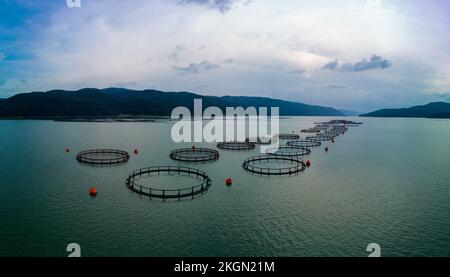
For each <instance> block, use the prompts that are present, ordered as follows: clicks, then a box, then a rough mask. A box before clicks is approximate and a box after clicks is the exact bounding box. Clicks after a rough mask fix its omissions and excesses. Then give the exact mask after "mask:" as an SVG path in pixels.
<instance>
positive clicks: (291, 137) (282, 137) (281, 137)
mask: <svg viewBox="0 0 450 277" xmlns="http://www.w3.org/2000/svg"><path fill="white" fill-rule="evenodd" d="M274 138H275V139H279V140H294V139H300V135H297V134H278V135H275V137H274Z"/></svg>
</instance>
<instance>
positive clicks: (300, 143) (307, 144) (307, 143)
mask: <svg viewBox="0 0 450 277" xmlns="http://www.w3.org/2000/svg"><path fill="white" fill-rule="evenodd" d="M287 145H288V146H291V147H304V148H313V147H320V146H321V145H322V143H321V142H320V141H314V140H306V139H300V140H293V141H288V142H287Z"/></svg>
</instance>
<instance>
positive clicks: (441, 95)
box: [433, 91, 450, 101]
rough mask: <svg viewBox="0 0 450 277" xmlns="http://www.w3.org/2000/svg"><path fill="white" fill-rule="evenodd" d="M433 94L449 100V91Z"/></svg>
mask: <svg viewBox="0 0 450 277" xmlns="http://www.w3.org/2000/svg"><path fill="white" fill-rule="evenodd" d="M433 95H434V96H436V97H437V98H440V99H442V100H445V101H450V91H449V92H448V93H433Z"/></svg>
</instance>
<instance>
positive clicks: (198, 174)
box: [125, 166, 212, 200]
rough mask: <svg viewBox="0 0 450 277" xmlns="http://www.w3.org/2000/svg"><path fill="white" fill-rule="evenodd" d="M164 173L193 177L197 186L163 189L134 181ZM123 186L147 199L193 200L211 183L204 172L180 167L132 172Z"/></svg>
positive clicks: (150, 168) (155, 167)
mask: <svg viewBox="0 0 450 277" xmlns="http://www.w3.org/2000/svg"><path fill="white" fill-rule="evenodd" d="M164 173H167V174H168V175H173V174H178V175H183V176H189V177H195V178H197V179H198V180H199V184H197V185H195V186H192V187H187V188H179V189H163V188H158V187H150V186H142V185H139V184H138V183H137V182H136V181H135V180H136V179H137V178H141V177H152V176H159V175H161V174H164ZM125 184H126V186H127V188H128V189H129V190H131V191H133V192H135V193H137V194H140V195H144V196H147V197H149V198H160V199H178V200H181V199H182V198H188V197H190V198H192V199H194V197H195V196H197V195H199V194H203V193H205V192H206V191H208V190H209V188H210V187H211V185H212V181H211V178H210V177H209V176H208V174H206V172H204V171H201V170H198V169H195V168H190V167H181V166H152V167H146V168H141V169H138V170H135V171H133V172H132V173H131V174H130V175H128V178H127V180H126V182H125Z"/></svg>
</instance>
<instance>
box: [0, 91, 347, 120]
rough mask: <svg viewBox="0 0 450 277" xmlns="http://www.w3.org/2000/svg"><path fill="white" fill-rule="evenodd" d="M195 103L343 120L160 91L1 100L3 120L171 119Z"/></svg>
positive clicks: (325, 110) (292, 108) (262, 103)
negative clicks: (154, 117) (177, 112)
mask: <svg viewBox="0 0 450 277" xmlns="http://www.w3.org/2000/svg"><path fill="white" fill-rule="evenodd" d="M194 99H202V100H203V108H206V107H209V106H216V107H219V108H220V109H222V111H225V108H226V107H238V106H239V107H243V108H247V107H256V108H259V107H279V108H280V116H343V115H344V114H343V113H342V112H341V111H339V110H336V109H334V108H330V107H322V106H314V105H307V104H303V103H298V102H290V101H284V100H279V99H272V98H265V97H245V96H223V97H217V96H203V95H199V94H194V93H190V92H163V91H157V90H140V91H138V90H130V89H124V88H107V89H95V88H85V89H81V90H78V91H65V90H52V91H48V92H31V93H22V94H17V95H14V96H12V97H10V98H8V99H0V117H2V118H46V117H49V118H51V117H116V116H117V117H119V116H170V115H171V113H172V110H173V109H174V108H175V107H179V106H184V107H187V108H188V109H190V110H191V111H193V106H194Z"/></svg>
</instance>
